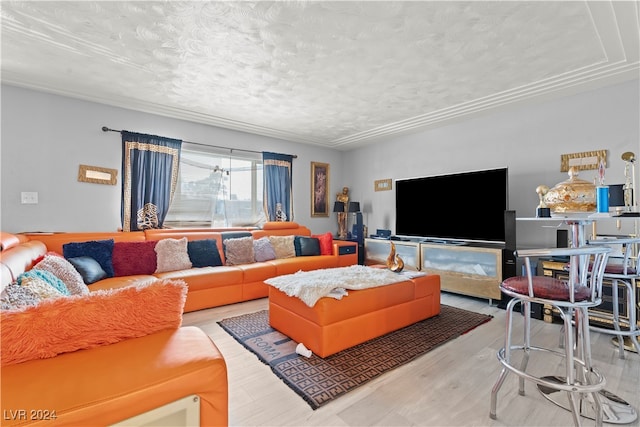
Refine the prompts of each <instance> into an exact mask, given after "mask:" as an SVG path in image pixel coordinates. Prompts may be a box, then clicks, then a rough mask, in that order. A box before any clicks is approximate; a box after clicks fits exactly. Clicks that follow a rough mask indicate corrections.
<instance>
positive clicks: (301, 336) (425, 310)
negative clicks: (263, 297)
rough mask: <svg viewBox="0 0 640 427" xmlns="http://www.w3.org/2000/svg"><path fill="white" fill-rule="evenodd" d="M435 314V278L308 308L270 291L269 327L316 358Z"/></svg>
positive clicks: (409, 281)
mask: <svg viewBox="0 0 640 427" xmlns="http://www.w3.org/2000/svg"><path fill="white" fill-rule="evenodd" d="M439 313H440V276H439V275H435V274H431V275H423V276H417V277H414V278H407V280H404V281H401V282H397V283H393V284H391V285H386V286H379V287H375V288H369V289H362V290H350V291H349V295H348V296H347V297H345V298H342V299H340V300H337V299H333V298H320V299H319V300H318V301H317V302H316V303H315V305H314V306H313V307H309V306H308V305H306V304H305V303H304V302H303V301H302V300H301V299H299V298H297V297H290V296H288V295H287V294H285V293H284V292H282V291H280V290H279V289H277V288H275V287H269V324H270V325H271V326H272V327H273V328H275V329H277V330H279V331H280V332H282V333H283V334H285V335H286V336H288V337H290V338H291V339H293V340H294V341H296V342H299V343H303V344H304V345H305V347H307V348H308V349H309V350H311V351H313V353H314V354H316V355H318V356H320V357H327V356H330V355H332V354H334V353H337V352H339V351H340V350H344V349H346V348H349V347H352V346H354V345H356V344H360V343H363V342H365V341H368V340H370V339H373V338H376V337H379V336H381V335H384V334H386V333H389V332H392V331H395V330H397V329H400V328H403V327H405V326H409V325H411V324H412V323H415V322H418V321H420V320H424V319H427V318H429V317H433V316H436V315H437V314H439Z"/></svg>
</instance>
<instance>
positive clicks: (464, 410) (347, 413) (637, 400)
mask: <svg viewBox="0 0 640 427" xmlns="http://www.w3.org/2000/svg"><path fill="white" fill-rule="evenodd" d="M441 300H442V303H443V304H448V305H452V306H457V307H460V308H464V309H467V310H471V311H476V312H480V313H486V314H491V315H493V316H494V317H495V318H494V319H492V320H491V321H490V322H489V323H486V324H484V325H482V326H480V327H479V328H476V329H474V330H472V331H471V332H469V333H467V334H465V335H463V336H461V337H459V338H457V339H455V340H453V341H450V342H449V343H447V344H445V345H442V346H440V347H438V348H436V349H435V350H433V351H431V352H429V353H427V354H425V355H424V356H422V357H420V358H418V359H417V360H414V361H413V362H411V363H409V364H406V365H404V366H401V367H400V368H398V369H395V370H394V371H391V372H388V373H387V374H385V375H382V376H381V377H379V378H377V379H375V380H373V381H371V382H370V383H368V384H366V385H364V386H362V387H360V388H358V389H356V390H354V391H352V392H350V393H348V394H347V395H345V396H342V397H340V398H338V399H336V400H335V401H333V402H330V403H329V404H327V405H325V406H323V407H321V408H319V409H317V410H315V411H314V410H312V409H311V408H310V407H309V406H308V405H307V403H305V402H304V401H303V400H302V398H300V397H299V396H298V395H297V394H295V393H294V392H293V391H292V390H291V389H289V388H288V387H287V386H286V385H285V384H284V383H283V382H282V381H281V380H280V379H278V378H277V377H276V376H275V375H274V374H273V373H272V372H271V370H270V368H269V367H268V366H266V365H264V364H263V363H262V362H260V361H259V360H258V359H257V358H256V357H255V356H254V355H253V354H252V353H250V352H249V351H248V350H246V349H244V347H242V346H241V345H240V344H238V343H237V342H236V341H235V340H234V339H233V338H231V336H230V335H228V334H227V333H226V332H224V331H223V330H222V329H221V328H220V327H219V326H218V325H217V323H216V322H217V321H218V320H221V319H224V318H227V317H232V316H237V315H240V314H243V313H251V312H255V311H258V310H262V309H266V308H267V299H266V298H265V299H261V300H255V301H249V302H246V303H240V304H233V305H229V306H224V307H218V308H213V309H209V310H201V311H198V312H193V313H186V314H185V315H184V322H183V323H184V324H185V325H196V326H199V327H200V328H202V329H203V330H204V331H205V332H207V333H208V334H209V336H211V337H212V338H213V340H214V341H215V343H216V345H217V346H218V348H219V349H220V351H221V352H222V354H223V355H224V357H225V359H226V362H227V368H228V378H229V424H230V425H231V426H374V425H375V426H569V425H572V424H573V422H572V419H571V414H570V413H569V412H567V411H565V410H563V409H561V408H559V407H557V406H556V405H554V404H553V403H551V402H549V401H547V400H546V399H545V398H544V397H542V395H541V394H540V393H539V392H538V390H537V389H536V387H535V385H533V384H530V383H527V384H526V386H525V387H526V390H527V394H526V396H519V395H518V392H517V377H516V376H514V375H510V376H509V377H507V379H506V381H505V383H504V385H503V387H502V390H501V391H500V394H499V395H498V408H497V416H498V419H497V420H492V419H490V418H489V405H490V394H491V388H492V387H493V384H494V381H495V379H496V378H497V376H498V374H499V371H500V364H499V362H498V361H497V359H496V351H497V350H498V349H499V348H500V347H502V345H503V335H504V316H505V311H504V310H501V309H499V308H497V307H495V306H490V305H489V303H488V301H487V300H481V299H475V298H470V297H465V296H458V295H454V294H447V293H443V294H442V299H441ZM521 321H522V316H520V315H517V316H515V319H514V322H521ZM559 331H560V326H559V325H557V324H550V323H545V322H543V321H541V320H534V326H533V331H532V335H533V340H534V342H535V343H536V344H538V345H540V346H543V347H547V346H551V347H554V346H555V347H557V344H558V342H559ZM591 339H592V349H593V350H592V352H593V357H594V364H595V366H596V367H597V368H598V369H599V370H600V371H601V372H602V373H603V374H604V375H605V376H606V378H607V387H606V389H607V390H608V391H611V392H613V393H614V394H617V395H618V396H620V397H621V398H623V399H624V400H626V401H627V402H629V403H631V404H632V405H633V406H634V407H635V408H636V409H638V408H640V356H638V355H637V354H636V353H630V352H626V355H627V357H626V358H625V359H623V360H621V359H619V357H618V353H617V349H616V348H614V347H613V345H612V344H611V337H610V336H607V335H602V334H599V333H592V334H591ZM549 362H550V363H548V364H547V365H546V366H544V367H543V368H544V371H543V372H547V370H548V371H549V374H550V375H551V374H561V373H562V370H559V369H560V368H561V366H562V365H561V364H560V363H557V364H556V363H554V361H553V360H551V361H549ZM552 371H553V372H552ZM593 424H594V422H593V420H590V419H586V418H585V419H583V425H593ZM605 425H613V424H605ZM626 425H630V426H640V421H638V420H636V421H635V422H634V423H631V424H626Z"/></svg>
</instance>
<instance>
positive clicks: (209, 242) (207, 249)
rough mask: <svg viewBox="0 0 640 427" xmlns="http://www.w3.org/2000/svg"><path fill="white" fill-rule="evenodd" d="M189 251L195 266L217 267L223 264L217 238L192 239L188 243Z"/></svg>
mask: <svg viewBox="0 0 640 427" xmlns="http://www.w3.org/2000/svg"><path fill="white" fill-rule="evenodd" d="M187 253H188V254H189V259H190V260H191V264H192V265H193V267H216V266H219V265H222V258H220V252H218V245H217V244H216V241H215V239H202V240H192V241H189V242H188V243H187Z"/></svg>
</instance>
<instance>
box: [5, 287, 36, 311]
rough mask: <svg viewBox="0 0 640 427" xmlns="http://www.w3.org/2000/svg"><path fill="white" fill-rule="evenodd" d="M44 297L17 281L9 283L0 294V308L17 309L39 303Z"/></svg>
mask: <svg viewBox="0 0 640 427" xmlns="http://www.w3.org/2000/svg"><path fill="white" fill-rule="evenodd" d="M41 300H42V298H40V296H38V295H37V294H36V293H35V292H33V291H32V290H31V289H27V288H23V287H22V286H20V285H18V284H17V283H15V282H14V283H11V284H9V285H7V286H6V287H5V288H4V289H3V290H2V293H1V294H0V310H16V309H19V308H23V307H28V306H30V305H36V304H38V303H39V302H40V301H41Z"/></svg>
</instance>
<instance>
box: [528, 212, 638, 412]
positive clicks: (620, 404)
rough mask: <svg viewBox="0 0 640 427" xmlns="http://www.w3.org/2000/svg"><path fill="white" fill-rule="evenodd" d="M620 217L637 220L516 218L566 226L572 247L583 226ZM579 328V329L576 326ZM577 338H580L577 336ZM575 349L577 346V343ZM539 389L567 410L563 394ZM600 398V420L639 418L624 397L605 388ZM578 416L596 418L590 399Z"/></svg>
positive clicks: (582, 215)
mask: <svg viewBox="0 0 640 427" xmlns="http://www.w3.org/2000/svg"><path fill="white" fill-rule="evenodd" d="M622 218H628V219H633V220H637V219H639V218H638V217H616V216H611V215H608V214H592V213H578V214H566V215H554V216H552V217H550V218H537V217H536V218H516V220H517V221H538V222H563V223H565V224H567V225H568V226H569V229H570V230H571V246H572V247H580V246H584V245H585V244H586V241H587V240H586V233H585V227H586V226H587V225H591V224H593V223H594V222H595V221H599V220H604V219H615V220H621V219H622ZM575 321H576V322H588V321H589V319H581V316H576V320H575ZM577 330H579V329H577ZM576 339H579V337H578V336H577V337H576ZM578 348H580V347H579V346H578ZM545 379H547V380H550V381H558V382H559V383H564V382H565V379H564V378H563V377H560V376H554V375H551V376H548V377H545ZM538 390H539V391H540V393H542V395H543V396H544V397H545V398H546V399H548V400H549V401H551V402H553V403H555V404H556V405H558V406H560V407H561V408H563V409H565V410H567V411H570V410H571V408H570V406H569V400H568V399H567V397H566V394H565V393H562V392H560V391H558V390H555V389H549V388H546V387H543V386H540V385H539V386H538ZM585 399H586V397H585ZM600 401H601V403H602V407H603V418H602V420H603V422H605V423H609V424H629V423H632V422H634V421H635V420H636V419H637V418H638V412H637V411H636V409H635V408H634V407H633V406H631V405H630V404H629V403H628V402H626V401H625V400H624V399H622V398H620V397H619V396H616V395H615V394H613V393H611V392H610V391H607V390H602V391H600ZM580 410H581V415H582V416H583V417H585V418H591V419H595V414H594V413H593V409H592V405H591V404H589V402H586V404H581V405H580Z"/></svg>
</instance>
